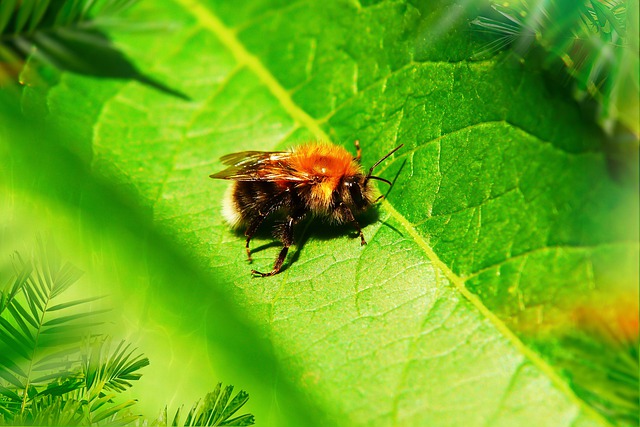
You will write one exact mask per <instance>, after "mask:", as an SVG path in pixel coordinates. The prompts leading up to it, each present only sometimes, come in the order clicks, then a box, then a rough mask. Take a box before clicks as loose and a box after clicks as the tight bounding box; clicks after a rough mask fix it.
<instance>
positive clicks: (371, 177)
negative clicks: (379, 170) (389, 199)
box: [367, 175, 391, 185]
mask: <svg viewBox="0 0 640 427" xmlns="http://www.w3.org/2000/svg"><path fill="white" fill-rule="evenodd" d="M367 179H377V180H378V181H382V182H386V183H387V184H389V185H391V181H389V180H388V179H384V178H380V177H379V176H374V175H369V176H367Z"/></svg>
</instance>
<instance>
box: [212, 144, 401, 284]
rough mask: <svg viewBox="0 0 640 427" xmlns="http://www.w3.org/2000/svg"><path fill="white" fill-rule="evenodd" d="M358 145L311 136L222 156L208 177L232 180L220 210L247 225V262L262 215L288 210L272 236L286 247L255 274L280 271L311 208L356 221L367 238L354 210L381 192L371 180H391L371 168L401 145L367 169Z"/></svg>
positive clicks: (328, 216) (232, 221)
mask: <svg viewBox="0 0 640 427" xmlns="http://www.w3.org/2000/svg"><path fill="white" fill-rule="evenodd" d="M355 145H356V150H357V154H356V156H355V157H353V156H352V155H351V154H350V153H349V152H348V151H347V150H345V149H344V148H343V147H340V146H338V145H334V144H330V143H323V142H313V143H308V144H305V145H301V146H299V147H295V148H293V149H291V150H289V151H243V152H239V153H233V154H228V155H226V156H223V157H222V158H221V159H220V161H221V162H222V163H223V164H225V165H227V166H228V167H227V169H225V170H223V171H221V172H218V173H214V174H213V175H210V177H211V178H215V179H228V180H232V181H233V183H232V184H231V186H230V187H229V189H228V191H227V193H226V195H225V198H224V202H223V209H222V213H223V215H224V217H225V219H226V220H227V222H228V223H229V224H230V225H231V226H232V227H246V231H245V233H244V235H245V236H246V238H247V240H246V244H245V248H246V251H247V257H248V259H249V262H251V250H250V249H249V243H250V242H251V238H252V237H253V236H254V235H255V233H256V231H257V230H258V228H259V227H260V225H261V224H262V223H263V221H264V220H265V219H266V218H267V217H269V216H270V215H272V214H275V213H278V212H280V213H283V214H284V216H285V219H284V222H281V223H278V224H277V225H276V226H275V230H274V237H276V238H279V239H280V241H281V242H282V244H283V247H282V249H281V250H280V253H279V254H278V257H277V258H276V261H275V264H274V266H273V269H272V270H271V271H270V272H268V273H261V272H259V271H256V270H251V273H252V274H254V275H256V276H261V277H265V276H273V275H275V274H278V273H279V272H280V270H281V269H282V264H283V263H284V260H285V258H286V256H287V252H288V251H289V247H290V246H291V245H292V244H293V227H294V226H295V225H296V224H297V223H299V222H300V221H301V220H302V219H303V218H304V217H305V216H307V215H309V214H311V215H313V216H315V217H320V218H325V219H328V220H329V222H331V223H334V224H343V223H350V224H352V225H353V226H354V227H355V229H356V230H357V231H358V234H359V235H360V244H361V245H366V244H367V242H366V240H365V238H364V234H363V233H362V229H361V228H360V224H359V223H358V221H357V220H356V218H355V214H357V213H360V212H363V211H365V210H366V209H367V208H369V207H370V206H371V205H372V204H373V203H375V202H377V201H378V200H379V199H380V198H381V197H382V196H380V197H378V198H374V191H373V188H372V186H371V180H378V181H382V182H385V183H387V184H389V185H391V182H389V181H388V180H386V179H384V178H380V177H378V176H374V175H373V169H374V168H375V167H376V166H378V165H379V164H380V163H382V162H383V161H384V160H385V159H386V158H388V157H389V156H391V155H392V154H393V153H395V152H396V151H398V150H399V149H400V148H402V145H400V146H398V147H396V148H394V149H393V150H391V151H390V152H389V153H388V154H387V155H385V156H384V157H382V158H381V159H380V160H378V161H377V162H376V163H375V164H374V165H373V166H371V168H370V169H369V173H367V174H366V175H365V174H364V171H363V169H362V166H361V165H360V157H361V154H362V150H361V149H360V144H359V142H358V141H356V142H355Z"/></svg>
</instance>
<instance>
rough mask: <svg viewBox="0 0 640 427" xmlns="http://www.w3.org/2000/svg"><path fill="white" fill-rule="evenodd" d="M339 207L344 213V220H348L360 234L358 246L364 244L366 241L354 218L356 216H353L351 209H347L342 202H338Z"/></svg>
mask: <svg viewBox="0 0 640 427" xmlns="http://www.w3.org/2000/svg"><path fill="white" fill-rule="evenodd" d="M339 208H340V209H341V210H342V212H343V213H344V217H345V218H346V220H347V221H349V222H350V223H351V225H353V226H354V227H355V229H356V230H357V231H358V234H359V235H360V246H364V245H366V244H367V241H366V240H365V239H364V233H362V229H361V228H360V224H359V223H358V221H357V220H356V217H354V216H353V212H351V209H349V206H347V205H345V204H344V203H343V202H340V205H339Z"/></svg>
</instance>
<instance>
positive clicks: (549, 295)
mask: <svg viewBox="0 0 640 427" xmlns="http://www.w3.org/2000/svg"><path fill="white" fill-rule="evenodd" d="M371 3H374V2H360V3H358V2H346V1H331V2H306V3H295V4H292V5H288V4H280V5H278V4H275V3H274V2H269V1H264V2H253V1H245V2H241V3H240V4H236V3H234V4H233V6H231V5H230V4H228V3H225V2H205V1H195V0H189V1H187V0H184V1H175V2H163V6H162V7H159V6H158V5H157V3H154V2H142V3H140V4H138V5H137V6H136V7H135V8H133V9H131V10H130V11H129V13H130V16H129V17H130V18H131V19H134V20H138V21H144V20H147V22H149V21H156V22H157V21H168V22H171V23H173V24H174V26H173V27H172V30H171V31H167V32H163V33H153V34H131V33H125V32H122V33H118V32H115V31H114V32H112V33H110V36H112V37H113V38H114V40H115V41H116V43H117V44H118V45H119V46H123V47H124V48H125V49H126V51H127V52H128V54H130V55H131V57H132V58H135V61H136V63H137V64H138V66H139V67H140V68H141V69H144V70H146V71H149V72H151V73H153V75H154V77H155V78H158V79H159V80H160V81H163V82H167V84H170V85H172V86H176V87H177V88H178V89H179V90H180V91H183V92H184V93H186V94H188V95H189V96H190V97H192V101H191V102H186V101H184V100H181V99H179V98H176V97H172V96H167V94H166V93H162V92H160V91H155V90H153V89H152V88H150V87H148V86H144V85H140V84H138V83H136V82H133V81H131V82H118V81H111V80H107V79H96V78H89V77H86V76H76V75H72V74H68V73H62V74H60V75H55V74H53V73H52V72H51V70H47V71H48V72H49V73H50V74H53V75H54V77H52V78H51V80H52V81H53V83H54V85H53V86H52V87H48V86H47V85H46V84H42V83H39V84H34V85H33V86H32V87H28V88H27V89H26V90H25V92H24V94H23V96H22V107H23V109H24V110H25V111H27V112H33V114H34V118H33V119H32V120H33V121H34V123H37V120H38V117H39V116H41V115H45V116H46V119H47V120H48V121H49V122H50V123H51V124H55V126H57V127H58V128H57V129H56V130H53V131H51V132H50V133H49V134H48V135H49V137H48V138H43V137H41V138H35V137H29V136H30V135H32V134H31V133H30V130H20V132H22V133H23V136H22V138H20V137H16V138H13V139H11V140H10V141H7V142H6V145H7V146H8V148H7V149H6V150H8V151H9V152H10V156H11V159H12V164H13V165H14V167H13V168H12V169H11V175H10V176H12V177H14V178H13V181H12V184H11V185H7V187H4V191H5V192H7V193H9V194H13V193H17V194H18V196H19V197H17V199H18V200H19V201H20V202H21V203H24V205H25V208H29V207H33V206H34V205H35V206H38V205H39V203H43V202H42V200H43V199H44V204H45V205H46V206H49V210H48V211H47V212H42V213H41V214H42V217H40V216H37V217H38V218H39V221H41V222H44V223H45V224H46V223H47V222H48V221H50V222H51V223H52V224H55V225H57V227H56V230H55V231H56V232H57V236H59V238H63V239H67V242H66V243H67V244H66V245H65V246H66V247H68V248H70V249H69V251H72V252H73V251H75V252H74V256H75V257H78V258H81V257H84V258H83V259H84V260H85V263H84V264H83V265H82V269H83V270H85V271H88V272H92V273H93V274H95V275H96V276H97V277H100V275H104V278H103V283H108V284H109V286H110V291H111V292H113V293H114V298H115V299H116V300H117V301H119V302H120V303H121V305H122V309H123V311H125V313H126V316H125V317H126V318H128V319H131V318H132V317H135V318H136V320H135V321H134V322H131V323H132V324H138V323H137V322H140V324H141V325H142V326H141V327H140V328H141V329H142V330H143V331H144V332H143V333H141V335H142V336H144V337H145V338H146V339H148V340H149V347H150V350H149V353H148V352H147V350H146V349H145V354H148V355H149V357H150V359H151V360H152V364H151V366H150V369H151V368H152V367H153V363H154V362H153V360H154V355H155V357H158V358H160V359H161V360H167V359H162V358H163V357H167V356H166V354H167V353H170V352H168V351H167V347H170V349H171V350H172V351H176V352H183V353H181V354H185V353H186V352H187V351H185V349H187V350H188V353H193V354H194V355H197V356H193V358H187V360H188V362H186V361H185V362H182V361H181V362H180V363H176V364H174V365H172V366H173V367H172V369H174V370H175V372H177V374H176V375H177V376H179V377H181V378H180V379H175V378H173V379H172V378H167V379H166V383H163V384H164V387H162V389H159V388H157V387H156V388H154V387H153V386H148V387H149V388H147V389H144V387H145V386H144V385H143V384H140V385H139V386H140V387H142V389H143V390H144V392H143V395H145V396H151V397H150V398H156V399H157V400H162V401H164V402H166V397H165V396H166V395H165V393H166V390H167V389H169V390H173V389H176V388H178V387H179V386H180V384H183V382H182V381H183V378H184V376H189V378H193V377H198V378H205V377H207V375H206V374H203V373H202V372H201V371H202V370H208V369H210V368H211V367H213V369H215V370H216V371H218V372H222V373H224V374H226V375H229V376H232V377H233V378H241V379H242V380H241V381H238V380H234V381H233V383H234V384H236V385H237V386H238V387H242V388H243V389H246V390H249V392H250V393H251V396H252V400H251V402H250V405H255V406H252V407H251V412H252V413H254V414H255V415H256V420H257V422H259V423H260V422H261V421H260V420H261V419H264V420H271V424H272V425H287V424H288V425H314V424H315V425H349V426H353V425H469V426H474V425H554V426H557V425H572V424H573V425H607V424H609V423H615V422H617V420H618V414H621V413H623V412H624V411H625V409H624V408H622V407H621V406H622V405H616V404H615V403H612V406H610V407H607V408H604V409H603V406H606V405H604V404H602V403H601V401H600V400H599V399H601V398H603V399H604V400H606V398H605V397H604V396H605V395H604V394H601V393H599V392H597V391H596V392H595V394H593V395H590V394H589V393H587V392H585V390H596V389H600V388H601V386H602V387H604V388H606V387H609V388H610V389H611V388H615V387H616V386H618V383H612V382H606V381H605V382H599V383H598V387H595V385H596V384H595V383H594V382H593V379H592V378H589V377H585V376H583V374H581V373H580V372H582V370H580V369H578V368H577V367H576V364H575V362H565V360H567V359H565V358H563V357H560V356H561V355H571V356H573V360H576V359H580V358H581V357H582V355H583V352H584V348H580V347H576V346H573V345H571V344H570V342H569V338H570V335H571V333H572V331H574V330H575V329H579V328H581V327H582V326H583V325H581V324H580V323H579V322H578V321H577V320H576V314H577V313H578V312H579V311H580V309H583V308H587V309H590V308H591V307H595V308H598V307H599V306H602V307H605V306H606V307H607V310H609V309H611V311H613V312H614V313H616V312H615V306H616V304H615V298H614V296H615V295H620V298H622V299H624V300H627V301H636V300H637V298H635V300H634V298H633V297H634V296H635V295H636V292H637V258H638V229H637V221H635V219H637V217H638V215H637V206H638V197H637V181H636V180H635V179H636V178H634V179H633V180H632V182H630V183H629V182H625V181H624V180H621V181H616V180H615V179H614V178H613V177H612V175H611V173H610V170H609V168H608V164H607V163H608V158H607V153H606V152H605V151H603V149H602V146H603V145H604V144H605V142H604V141H603V137H602V135H600V134H599V132H598V128H597V126H595V124H593V123H590V122H588V121H586V120H584V118H583V116H582V115H581V112H580V111H579V109H578V108H577V106H576V105H575V103H574V102H573V101H572V100H571V96H570V94H568V93H566V91H564V90H563V89H562V88H559V87H557V86H555V85H554V83H552V82H548V81H546V80H545V78H544V77H543V76H542V75H541V71H540V68H539V67H538V66H537V65H536V64H535V63H528V62H527V63H524V64H511V63H510V62H508V61H504V58H503V57H501V56H497V57H494V58H488V59H486V60H484V61H470V60H468V58H469V57H470V56H471V55H472V54H473V53H474V52H476V51H477V47H478V45H477V44H475V42H474V41H473V40H470V37H471V34H470V32H469V31H468V30H467V28H468V27H467V23H468V20H469V19H471V18H473V17H475V16H478V13H477V10H465V9H464V8H463V7H462V6H460V5H458V4H453V3H446V2H429V3H427V2H413V3H410V2H401V1H381V2H375V4H371ZM43 74H44V77H47V73H46V72H43ZM33 127H34V128H37V127H36V126H33ZM60 129H62V130H60ZM20 132H18V134H20ZM34 132H35V131H34ZM71 134H72V135H71ZM25 135H26V136H25ZM306 139H325V140H332V141H334V142H336V143H339V144H341V145H344V146H346V147H352V146H353V145H352V144H353V141H354V140H356V139H359V140H360V142H361V145H362V147H363V161H362V163H363V165H365V167H368V166H370V165H372V164H373V163H374V162H375V161H376V160H378V159H379V158H381V157H382V156H383V155H384V154H385V153H387V152H389V151H390V150H391V149H392V148H394V147H395V146H397V145H398V144H400V143H404V144H405V146H404V148H403V149H402V150H401V151H399V152H398V153H396V154H395V155H394V156H393V157H391V158H390V159H388V160H387V161H385V162H384V163H383V164H382V165H381V166H380V167H379V168H378V169H377V170H376V173H377V174H379V176H381V177H384V178H386V179H389V180H393V181H394V186H393V188H392V189H391V191H390V192H389V193H388V195H387V199H386V201H384V202H383V203H382V204H381V206H380V207H379V209H377V214H376V210H375V209H374V211H372V213H371V215H370V216H364V217H362V218H361V223H362V225H363V226H364V227H363V229H364V233H365V236H366V238H367V241H368V245H367V246H365V247H360V245H359V242H358V241H357V239H354V238H353V236H352V230H351V229H350V227H333V226H328V225H323V224H322V223H321V222H319V221H310V222H308V223H306V224H302V225H301V226H300V227H299V228H298V229H297V230H296V241H297V243H298V245H297V246H296V247H294V248H292V251H291V253H290V256H289V257H288V258H287V261H286V264H285V267H286V268H285V270H284V271H283V272H282V273H281V274H279V275H277V276H275V277H272V278H266V279H253V278H251V276H250V273H249V271H250V268H257V269H264V268H269V267H270V266H271V265H272V263H273V261H274V259H275V256H276V254H277V252H278V251H279V247H278V245H271V244H270V243H271V242H272V241H273V239H272V238H271V237H270V233H269V231H268V230H265V231H264V234H262V235H260V236H258V238H256V239H255V242H254V243H253V248H254V261H253V264H252V265H251V266H249V265H248V264H247V263H246V261H245V253H244V238H243V236H242V234H241V233H235V232H233V231H232V230H230V229H229V227H228V226H227V225H226V224H225V223H224V221H223V219H222V216H221V214H220V200H221V199H222V198H223V197H224V193H225V191H226V183H225V182H223V181H212V180H209V179H208V178H207V177H208V175H209V174H211V173H213V172H216V171H219V170H221V169H222V167H223V165H222V163H221V162H219V161H218V160H217V159H218V158H219V157H220V156H222V155H225V154H228V153H231V152H237V151H243V150H280V149H285V148H287V147H289V146H291V145H295V144H298V143H300V142H302V141H304V140H306ZM44 141H46V144H45V143H44ZM0 151H1V149H0ZM43 159H46V161H44V160H43ZM61 171H64V172H61ZM8 176H9V174H8ZM15 176H17V178H16V177H15ZM0 182H1V181H0ZM381 190H383V188H381ZM7 199H10V198H9V197H7ZM14 203H18V202H14ZM8 209H10V208H8ZM15 209H16V210H19V207H16V208H15ZM25 210H28V209H25ZM38 213H40V212H39V211H36V214H38ZM12 218H18V216H17V215H14V216H12ZM77 218H82V221H81V223H80V224H78V222H77V221H75V220H77ZM70 224H71V225H70ZM141 265H143V267H140V266H141ZM100 290H101V291H102V290H103V289H100ZM605 296H606V297H607V298H609V297H612V298H613V299H611V300H608V299H607V298H605ZM616 298H617V297H616ZM594 302H602V304H594ZM629 313H631V314H634V315H635V314H636V313H637V305H632V306H631V308H630V310H629ZM612 324H613V323H612ZM585 334H586V335H587V336H588V339H589V340H590V341H592V342H594V341H597V340H598V339H599V337H598V336H597V335H595V334H591V333H588V332H585ZM167 337H169V339H168V338H167ZM633 338H634V335H631V338H630V339H631V340H633ZM265 341H267V344H265ZM152 342H155V345H154V344H152ZM602 345H607V344H606V343H603V344H602ZM271 348H272V350H273V354H274V355H275V360H276V361H277V363H275V364H274V363H272V359H271V357H272V353H271V352H270V350H269V349H271ZM187 357H188V354H187ZM155 363H158V362H155ZM597 363H599V364H603V361H598V362H597ZM160 366H164V365H163V364H160ZM165 369H166V368H165ZM206 372H208V371H206ZM574 374H576V375H574ZM145 375H150V374H145ZM158 375H160V374H158ZM206 379H207V380H209V379H210V378H206ZM221 379H224V378H221ZM202 381H204V380H202ZM245 381H246V383H245ZM599 381H600V380H599ZM189 384H190V385H189V387H188V391H190V392H193V393H195V391H194V390H192V389H193V388H195V387H194V386H193V385H192V384H193V383H189ZM181 390H185V388H181ZM257 390H259V391H257ZM254 396H256V397H255V399H254ZM307 398H308V399H309V400H311V401H312V402H313V404H309V403H308V401H307ZM604 400H603V401H604ZM284 401H288V402H295V403H294V404H284V403H283V402H284ZM276 403H277V407H278V408H279V409H278V411H281V413H278V414H275V415H270V414H273V410H272V409H273V407H274V405H276ZM254 408H257V409H256V410H254ZM270 416H272V417H274V418H269V417H270ZM274 419H275V421H273V420H274ZM265 423H269V421H265Z"/></svg>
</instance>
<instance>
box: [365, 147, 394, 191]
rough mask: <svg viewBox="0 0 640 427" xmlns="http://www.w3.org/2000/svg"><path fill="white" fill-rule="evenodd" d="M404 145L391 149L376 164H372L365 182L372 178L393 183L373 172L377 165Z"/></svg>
mask: <svg viewBox="0 0 640 427" xmlns="http://www.w3.org/2000/svg"><path fill="white" fill-rule="evenodd" d="M403 146H404V144H400V145H398V146H397V147H396V148H394V149H393V150H391V151H389V152H388V153H387V155H386V156H384V157H383V158H381V159H380V160H378V161H377V162H376V164H375V165H373V166H371V169H369V173H368V174H367V177H366V178H365V179H364V183H365V184H366V183H367V181H369V180H370V179H377V180H378V181H384V182H386V183H387V184H389V185H391V183H390V182H389V181H387V180H386V179H384V178H380V177H379V176H373V175H371V174H372V173H373V170H374V169H375V167H376V166H378V165H379V164H380V163H382V162H383V161H384V160H385V159H386V158H387V157H389V156H390V155H392V154H393V153H395V152H396V151H398V150H399V149H401V148H402V147H403Z"/></svg>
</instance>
